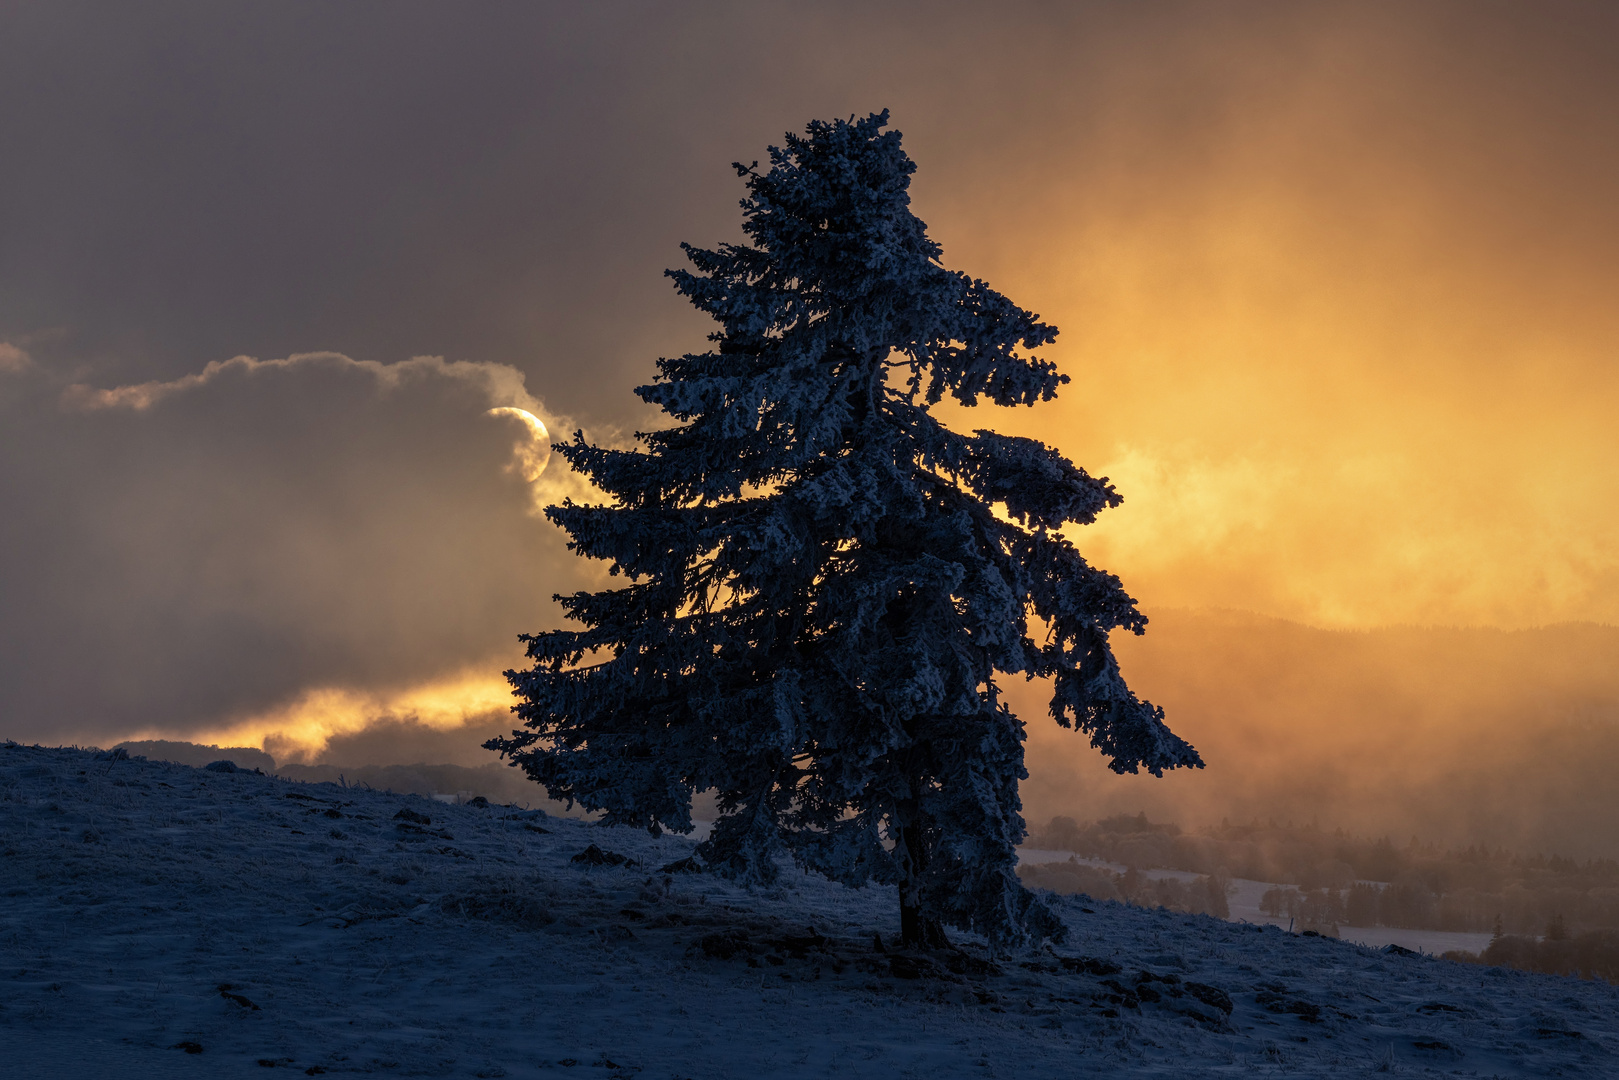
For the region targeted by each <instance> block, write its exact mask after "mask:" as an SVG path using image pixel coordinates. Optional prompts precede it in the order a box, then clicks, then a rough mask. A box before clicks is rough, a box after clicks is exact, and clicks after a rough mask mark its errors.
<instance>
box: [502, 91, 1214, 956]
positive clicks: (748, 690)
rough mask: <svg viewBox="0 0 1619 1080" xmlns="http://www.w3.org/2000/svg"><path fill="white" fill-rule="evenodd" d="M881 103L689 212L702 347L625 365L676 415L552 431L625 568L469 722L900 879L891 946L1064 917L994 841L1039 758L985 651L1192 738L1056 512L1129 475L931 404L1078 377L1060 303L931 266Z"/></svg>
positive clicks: (561, 515)
mask: <svg viewBox="0 0 1619 1080" xmlns="http://www.w3.org/2000/svg"><path fill="white" fill-rule="evenodd" d="M887 121H888V114H887V112H883V113H879V114H876V115H873V116H869V117H867V118H865V119H863V120H854V119H851V120H850V121H847V122H845V121H841V120H840V121H836V122H833V123H819V122H817V123H812V124H810V125H809V128H808V129H807V133H806V135H805V136H802V137H800V136H795V135H788V136H787V139H786V145H785V146H784V147H780V148H775V147H773V148H771V150H770V168H769V170H768V171H766V172H760V171H759V170H758V168H757V166H756V165H755V166H749V167H743V166H741V165H738V166H737V171H738V174H739V175H740V176H741V177H742V179H743V180H744V181H745V183H746V186H747V189H748V197H747V198H746V199H744V200H743V202H742V209H743V212H744V216H745V219H746V220H745V224H744V226H743V228H744V231H745V232H746V234H747V236H748V238H749V240H750V241H751V243H749V244H742V245H731V244H724V245H721V246H720V247H718V248H717V249H714V250H705V249H702V248H694V247H691V246H689V245H683V249H684V251H685V253H686V255H687V257H688V258H689V259H690V261H691V264H692V267H693V269H691V270H673V271H669V276H670V277H671V278H673V279H674V282H675V287H676V288H677V289H678V290H679V291H680V292H681V293H682V294H683V295H684V296H686V297H687V298H688V299H689V300H690V301H691V302H692V303H693V304H694V305H696V306H697V307H698V308H699V309H701V310H702V311H704V312H706V313H708V314H709V315H711V316H712V317H713V318H714V319H715V320H716V321H717V322H718V323H719V327H720V328H719V330H718V331H716V332H715V333H713V334H712V335H710V337H711V340H712V341H713V342H714V343H715V348H714V349H713V350H712V351H709V352H705V353H700V354H693V355H687V356H682V357H680V358H679V359H675V360H660V361H659V362H658V370H659V378H658V379H657V381H655V382H653V383H651V384H650V385H647V386H642V387H640V388H639V389H638V390H637V391H636V393H638V394H639V395H640V396H641V398H642V399H644V400H646V401H648V402H651V403H653V404H656V405H658V406H660V407H661V408H662V409H663V410H664V411H665V412H666V413H668V414H669V415H670V416H671V417H673V418H674V420H675V421H677V423H676V424H675V426H672V427H668V428H664V429H663V430H660V431H653V432H648V433H643V434H641V435H640V436H639V441H640V444H641V446H640V448H639V449H635V450H623V449H609V448H604V447H599V446H593V445H591V444H589V443H587V442H586V441H585V440H584V436H583V434H582V433H576V434H575V436H574V439H573V441H572V442H571V443H568V444H566V445H562V446H559V447H558V448H557V450H558V452H559V453H560V454H561V455H562V456H563V457H564V458H565V459H566V460H567V461H568V462H569V464H571V465H572V466H573V467H574V468H575V469H577V470H580V471H582V472H583V473H585V474H586V475H587V476H588V477H589V478H590V479H591V480H592V481H594V483H595V484H596V486H597V487H598V488H600V489H601V490H602V491H604V492H606V493H607V494H608V495H609V496H611V497H612V500H613V501H612V502H611V504H608V505H580V504H577V503H574V502H572V501H571V500H570V501H565V502H564V503H563V504H562V505H560V506H553V507H551V508H549V509H548V510H547V515H548V516H549V517H550V518H551V520H552V521H554V522H556V523H557V524H558V525H560V526H562V528H564V529H565V530H567V532H568V533H569V534H570V536H571V537H572V543H571V545H570V546H571V547H572V548H573V549H574V550H576V551H578V552H579V553H581V554H583V555H586V556H589V557H591V558H596V559H602V560H605V561H607V562H608V564H609V568H610V572H611V573H612V574H613V575H617V576H621V577H623V578H625V579H627V583H626V584H624V585H623V586H622V587H620V588H615V589H607V590H604V591H601V592H581V593H576V594H574V595H572V596H566V597H558V598H557V599H558V600H559V602H561V603H562V605H563V606H564V609H565V610H566V611H567V613H568V615H569V616H570V617H571V618H572V619H573V620H574V621H575V622H577V623H578V624H579V625H580V626H581V627H582V629H569V630H554V631H551V632H549V633H543V634H536V635H524V637H523V640H524V641H525V642H527V645H528V655H529V657H530V658H532V660H533V661H534V666H533V667H532V668H531V669H529V670H526V671H512V672H507V677H508V678H509V679H510V680H511V682H512V685H513V686H514V688H515V692H516V696H517V698H518V699H519V701H520V704H519V705H517V706H516V708H515V710H514V711H515V712H516V713H517V715H518V716H519V718H520V719H521V720H522V722H523V724H524V727H523V728H522V729H520V730H517V731H514V732H513V733H512V736H511V737H510V738H504V739H493V740H491V741H490V742H489V743H487V744H486V745H487V746H488V747H489V748H490V749H496V750H499V751H501V752H502V753H503V754H504V755H505V756H507V757H509V758H511V759H512V760H513V762H514V763H515V764H518V765H521V767H522V768H523V769H524V770H525V771H526V772H527V773H528V775H529V776H530V777H531V778H532V779H534V780H536V781H538V782H539V783H540V784H543V785H544V786H545V788H546V790H547V791H548V792H549V793H550V794H551V795H552V796H553V797H554V798H559V799H565V800H569V801H570V803H578V804H580V805H581V806H583V807H585V808H586V809H589V810H593V811H601V812H602V813H603V815H604V817H603V820H604V821H605V822H606V823H609V824H621V825H634V826H639V827H643V828H647V829H650V830H651V831H652V832H653V833H657V832H659V831H660V829H661V828H670V829H673V830H675V831H678V832H686V831H689V830H690V828H691V800H692V795H693V793H695V792H699V791H706V790H713V791H714V792H716V793H717V796H718V805H719V808H720V815H721V816H720V819H719V820H718V821H717V822H716V823H715V825H714V830H713V833H712V834H711V835H710V837H709V839H708V840H707V841H706V842H704V843H703V844H702V845H701V846H700V847H699V848H698V853H699V855H700V856H701V857H702V858H703V859H704V860H705V861H706V862H707V864H708V865H709V866H710V867H711V868H713V869H714V870H716V871H717V872H720V873H722V874H727V875H731V876H733V877H736V878H740V879H742V880H744V881H749V882H755V883H768V882H769V881H771V880H772V879H773V878H774V877H775V876H776V874H777V862H776V859H777V858H778V857H779V856H783V855H790V856H791V857H792V858H793V859H795V860H796V861H797V862H798V863H799V864H800V865H801V866H804V867H807V868H811V869H814V870H817V871H819V872H821V873H823V874H826V875H827V876H829V877H831V878H833V879H835V880H837V881H840V882H843V883H845V884H848V885H851V886H859V885H864V884H866V883H868V882H885V883H892V884H895V885H897V886H898V891H899V902H900V916H901V937H902V940H903V942H904V943H905V944H907V945H910V946H913V947H934V946H938V945H942V944H944V940H945V939H944V926H945V925H950V926H955V927H959V928H962V929H965V930H974V931H978V932H981V933H983V934H985V935H987V936H988V937H989V939H990V940H991V941H992V942H993V943H995V944H996V945H997V946H1000V947H1006V946H1010V945H1014V944H1017V943H1018V942H1022V941H1026V940H1028V939H1029V938H1030V937H1031V936H1034V937H1037V938H1038V937H1053V938H1058V937H1060V936H1061V933H1062V927H1061V924H1060V923H1059V922H1058V921H1057V919H1056V918H1055V917H1054V916H1053V915H1052V914H1051V913H1050V912H1049V911H1048V910H1047V909H1046V908H1045V907H1044V906H1043V905H1041V904H1040V903H1039V902H1038V901H1037V900H1035V898H1034V897H1033V896H1032V894H1030V893H1029V892H1028V891H1027V890H1025V889H1024V888H1023V887H1022V885H1021V884H1020V882H1019V881H1018V879H1017V876H1016V874H1015V873H1014V867H1015V865H1016V855H1015V848H1016V845H1017V844H1018V843H1019V842H1020V841H1021V840H1022V839H1023V837H1024V835H1025V830H1024V823H1023V819H1022V816H1021V814H1020V812H1019V811H1020V809H1021V803H1020V802H1019V799H1018V781H1019V780H1021V779H1023V778H1024V777H1026V776H1027V775H1028V774H1027V772H1026V771H1025V769H1024V766H1023V737H1024V735H1023V724H1022V722H1021V721H1020V720H1019V719H1018V718H1017V717H1016V716H1014V715H1013V714H1012V712H1011V711H1010V710H1009V709H1008V708H1007V706H1006V704H1005V703H1004V702H1003V701H1002V700H1001V696H1000V684H999V682H998V680H999V679H1001V678H1002V677H1003V676H1011V675H1022V676H1024V677H1026V678H1034V677H1041V678H1048V679H1050V680H1051V685H1052V689H1053V693H1052V698H1051V708H1050V711H1051V715H1052V716H1053V717H1054V718H1055V719H1056V721H1057V723H1059V724H1061V725H1063V726H1065V727H1066V726H1069V725H1073V726H1075V727H1077V728H1078V729H1079V730H1081V731H1083V732H1085V733H1087V734H1088V735H1089V736H1090V741H1091V744H1092V745H1093V746H1095V747H1096V748H1097V749H1098V750H1100V751H1101V752H1102V753H1103V754H1105V755H1106V756H1107V757H1108V758H1109V759H1110V760H1111V765H1112V768H1113V769H1114V770H1115V771H1118V772H1132V773H1133V772H1136V771H1137V770H1138V769H1141V768H1145V769H1147V770H1149V771H1150V772H1152V773H1153V774H1154V775H1162V771H1163V770H1164V769H1169V768H1175V767H1179V766H1201V765H1202V761H1201V760H1200V759H1199V758H1198V755H1197V752H1196V751H1195V750H1193V749H1192V748H1191V747H1190V746H1189V745H1187V744H1186V743H1185V742H1184V741H1182V740H1181V739H1180V738H1178V737H1177V736H1176V735H1174V734H1173V733H1172V732H1171V731H1170V730H1169V729H1168V728H1167V727H1166V726H1165V725H1164V722H1163V711H1162V710H1161V709H1159V708H1157V707H1155V706H1153V705H1151V704H1149V703H1147V702H1145V701H1141V700H1139V699H1137V698H1136V697H1135V695H1134V694H1133V693H1131V691H1130V689H1129V688H1128V687H1127V686H1126V685H1125V683H1124V680H1123V679H1122V678H1121V677H1120V674H1119V669H1118V666H1117V664H1116V663H1115V661H1114V658H1113V654H1112V652H1111V650H1110V648H1109V645H1108V634H1109V632H1110V631H1112V630H1115V629H1119V628H1123V629H1127V630H1130V631H1132V632H1134V633H1140V632H1141V631H1142V629H1143V628H1144V626H1145V625H1146V621H1147V620H1146V619H1145V618H1144V617H1143V616H1142V615H1141V614H1140V613H1139V612H1138V611H1137V610H1136V607H1135V601H1134V600H1132V599H1131V598H1130V597H1129V596H1128V595H1126V594H1125V592H1124V591H1123V589H1122V588H1121V587H1120V583H1119V580H1118V579H1117V578H1115V577H1113V576H1112V575H1110V574H1107V573H1105V572H1103V571H1100V570H1097V569H1094V568H1092V567H1091V566H1090V565H1088V564H1087V563H1086V562H1085V560H1084V559H1082V558H1081V557H1080V554H1079V552H1078V551H1076V550H1075V549H1074V547H1073V545H1072V544H1070V543H1069V541H1068V540H1067V539H1065V538H1064V537H1063V536H1062V535H1061V534H1060V532H1059V530H1060V529H1061V528H1062V527H1063V526H1065V525H1069V524H1084V523H1088V522H1090V521H1092V520H1093V519H1094V518H1095V516H1096V514H1097V513H1098V512H1099V511H1100V510H1102V509H1104V508H1105V507H1109V506H1117V505H1118V504H1119V502H1120V497H1119V495H1118V494H1117V493H1116V492H1115V491H1114V490H1113V488H1112V487H1111V486H1110V485H1109V484H1108V483H1107V481H1106V479H1105V478H1104V479H1095V478H1093V477H1091V476H1089V475H1087V474H1086V473H1085V472H1084V471H1083V470H1082V469H1079V468H1076V467H1075V466H1074V465H1073V464H1071V463H1070V462H1069V461H1068V460H1067V459H1065V458H1064V457H1063V456H1062V455H1061V454H1059V453H1057V452H1056V451H1055V450H1052V449H1051V448H1049V447H1047V446H1044V445H1042V444H1041V443H1038V442H1035V441H1033V440H1031V439H1024V438H1014V437H1010V436H1004V435H997V434H995V433H994V432H992V431H977V432H974V433H973V434H972V435H963V434H958V433H957V432H954V431H951V430H949V429H947V428H946V427H944V426H943V425H942V424H941V423H940V422H939V421H938V420H937V419H935V418H934V417H933V416H932V415H931V414H930V412H929V409H930V407H931V406H933V405H935V404H937V403H938V402H940V401H941V400H942V399H943V398H944V396H945V395H949V396H951V397H953V398H955V399H956V400H957V401H959V402H961V403H962V404H963V405H973V404H975V403H977V402H978V401H980V400H981V399H988V400H989V401H992V402H994V403H995V404H996V405H1033V404H1034V403H1035V402H1037V401H1049V400H1051V399H1052V398H1053V397H1054V396H1055V394H1056V391H1057V388H1058V387H1059V386H1061V385H1062V384H1064V383H1066V382H1067V381H1068V379H1067V376H1065V375H1060V374H1058V373H1057V371H1056V368H1055V365H1054V364H1052V363H1050V362H1048V361H1045V360H1041V359H1039V358H1037V357H1035V356H1034V355H1032V353H1030V352H1028V350H1034V349H1038V348H1040V347H1041V346H1044V345H1047V344H1049V343H1050V342H1051V341H1052V340H1053V339H1054V338H1055V337H1056V334H1057V331H1056V328H1054V327H1051V326H1048V325H1046V324H1044V323H1041V322H1039V321H1038V320H1037V319H1036V318H1035V316H1034V315H1032V314H1031V313H1029V312H1027V311H1024V310H1022V309H1021V308H1019V307H1017V306H1016V305H1014V304H1013V303H1012V302H1011V301H1009V300H1007V299H1006V298H1005V297H1004V296H1001V295H1000V294H999V293H996V292H994V291H992V290H991V289H990V288H989V287H988V286H987V285H986V284H984V283H983V282H982V281H978V280H975V279H973V278H970V277H967V276H966V275H964V274H960V273H956V272H954V271H951V270H946V269H945V268H944V267H943V266H941V265H940V263H939V256H940V248H939V246H938V245H937V244H935V243H934V242H933V241H932V240H930V239H928V236H927V233H926V231H925V227H924V226H923V223H922V222H921V221H919V220H917V218H916V217H915V216H914V215H912V213H911V211H910V205H909V203H910V199H909V196H908V194H907V189H908V187H909V186H910V177H911V173H912V172H914V171H915V168H916V166H915V165H914V164H913V163H912V162H911V160H910V159H909V158H908V157H907V156H906V154H905V152H904V151H903V150H902V149H901V148H900V136H899V133H898V132H896V131H885V130H884V127H885V125H886V124H887ZM997 506H999V507H1000V508H1002V512H1001V513H996V511H995V508H996V507H997Z"/></svg>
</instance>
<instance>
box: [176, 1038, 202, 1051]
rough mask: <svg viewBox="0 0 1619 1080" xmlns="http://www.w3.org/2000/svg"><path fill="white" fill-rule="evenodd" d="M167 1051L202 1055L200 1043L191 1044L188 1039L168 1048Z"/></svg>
mask: <svg viewBox="0 0 1619 1080" xmlns="http://www.w3.org/2000/svg"><path fill="white" fill-rule="evenodd" d="M169 1049H170V1050H184V1051H185V1052H186V1053H188V1054H200V1053H202V1043H199V1042H193V1041H192V1040H190V1039H184V1040H182V1041H180V1042H177V1043H175V1044H174V1045H173V1046H171V1047H169Z"/></svg>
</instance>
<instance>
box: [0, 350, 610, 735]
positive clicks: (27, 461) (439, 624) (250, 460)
mask: <svg viewBox="0 0 1619 1080" xmlns="http://www.w3.org/2000/svg"><path fill="white" fill-rule="evenodd" d="M16 351H17V352H18V353H19V354H21V350H16ZM6 355H8V356H9V355H11V354H10V353H7V354H6ZM23 355H25V354H23ZM4 390H5V392H4V393H0V502H3V504H4V505H5V506H6V507H7V513H6V515H5V518H4V523H3V524H0V595H4V596H5V597H6V609H7V610H6V618H5V619H4V620H3V621H0V717H4V719H5V725H6V728H7V729H8V730H7V731H5V732H3V733H0V734H6V735H11V736H13V737H25V738H30V739H52V738H57V739H68V738H75V739H89V740H94V739H98V738H109V737H112V736H119V737H122V736H127V735H129V734H133V733H142V732H144V733H160V734H172V735H185V734H187V733H191V732H199V731H207V730H218V729H220V728H221V727H229V726H232V725H233V724H236V723H239V722H240V721H241V720H243V719H244V718H248V717H252V716H255V715H275V714H276V713H277V711H278V710H280V711H281V712H285V710H286V709H287V708H288V707H289V706H290V705H292V704H294V703H296V702H297V701H299V700H300V699H303V698H305V697H307V695H308V694H309V693H310V691H311V690H312V689H315V688H325V689H327V690H329V691H331V692H334V693H347V694H349V695H350V696H352V697H355V698H356V699H364V700H378V699H380V700H399V699H402V698H408V697H409V694H408V691H409V689H410V688H412V687H421V686H425V685H431V684H434V683H436V682H443V681H445V680H446V679H454V678H464V677H465V675H464V673H466V672H468V671H474V672H475V671H477V670H480V669H482V668H487V669H488V671H489V675H490V678H491V679H492V680H495V681H498V678H499V670H500V668H501V667H502V666H504V665H506V664H509V663H511V662H512V661H513V660H514V659H515V658H516V657H517V656H518V655H519V654H518V652H517V650H516V646H515V637H516V635H517V634H518V633H520V632H522V631H524V630H530V629H534V628H536V627H537V625H538V624H539V623H541V622H549V621H552V620H554V615H553V614H552V613H551V612H550V610H549V604H548V597H549V595H550V594H551V593H552V592H555V591H557V590H558V589H559V588H563V587H566V586H567V585H568V583H569V581H570V580H571V579H572V578H573V577H574V576H575V575H577V574H578V573H580V570H581V568H580V567H578V566H577V565H576V563H577V560H574V559H572V558H571V557H569V556H567V555H566V554H565V552H564V551H563V550H562V545H561V543H560V542H559V541H558V539H557V537H556V534H555V531H554V530H553V529H552V528H551V526H549V525H548V524H546V523H545V522H544V521H542V520H540V519H539V518H537V517H536V515H535V514H534V513H533V509H534V504H535V502H536V499H537V498H538V500H539V501H544V500H545V498H547V497H554V495H555V494H557V493H558V492H560V491H561V490H562V489H563V487H565V486H566V485H567V484H569V483H571V482H572V481H571V479H570V476H569V475H568V474H566V473H564V474H563V475H560V476H552V475H550V474H545V475H542V473H544V472H545V470H544V465H545V461H544V455H545V446H544V441H543V434H544V424H543V420H542V419H541V418H542V417H544V416H545V411H544V409H543V407H542V406H541V405H540V403H539V401H538V400H537V399H536V398H535V397H534V396H533V395H532V394H531V393H529V391H528V390H527V389H526V387H525V385H524V382H523V377H522V375H521V374H520V373H519V372H517V371H515V370H514V369H512V368H510V367H506V366H503V365H498V364H486V363H482V364H481V363H467V362H448V361H444V360H441V359H438V358H433V357H418V358H415V359H412V360H407V361H404V362H401V363H396V364H379V363H375V362H370V361H364V360H354V359H350V358H348V357H345V356H341V355H338V354H333V353H311V354H302V355H296V356H291V357H287V358H285V359H280V360H263V361H261V360H254V359H250V358H247V357H238V358H235V359H232V360H227V361H222V362H219V363H214V364H209V365H208V366H207V367H206V368H205V369H204V370H203V371H201V372H200V373H197V374H194V375H189V376H184V377H181V378H178V379H173V380H167V381H152V382H146V383H141V384H135V385H129V386H117V387H112V388H108V389H96V388H93V387H88V386H83V385H72V386H69V387H68V388H67V389H65V390H64V389H63V388H62V384H61V382H59V381H56V380H54V379H53V378H52V377H51V375H50V372H48V371H45V370H42V369H39V368H38V367H37V365H24V364H21V363H18V364H12V365H8V375H7V378H6V380H5V384H4ZM514 450H515V451H516V454H515V456H514Z"/></svg>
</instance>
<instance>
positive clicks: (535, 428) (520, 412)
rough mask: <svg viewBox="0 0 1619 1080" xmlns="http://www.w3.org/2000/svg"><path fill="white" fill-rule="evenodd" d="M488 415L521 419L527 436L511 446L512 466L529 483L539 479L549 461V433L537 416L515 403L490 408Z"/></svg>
mask: <svg viewBox="0 0 1619 1080" xmlns="http://www.w3.org/2000/svg"><path fill="white" fill-rule="evenodd" d="M489 415H490V416H511V417H515V418H516V419H518V420H520V421H522V423H523V426H524V427H525V428H526V429H527V430H528V438H527V439H526V440H524V441H521V442H518V443H516V444H514V445H513V446H512V467H513V468H514V469H516V470H517V471H518V472H520V473H521V474H522V476H523V479H524V480H526V481H527V482H529V483H530V484H532V483H535V482H536V481H538V480H539V478H540V476H541V475H542V474H543V473H544V472H545V467H546V465H547V464H549V463H550V461H551V433H550V432H549V431H546V430H545V424H544V423H543V422H541V420H540V418H539V417H538V416H535V415H534V414H533V413H531V412H529V411H528V410H527V409H519V408H518V407H517V406H515V405H502V406H500V407H499V408H495V409H490V410H489Z"/></svg>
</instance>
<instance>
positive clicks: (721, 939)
mask: <svg viewBox="0 0 1619 1080" xmlns="http://www.w3.org/2000/svg"><path fill="white" fill-rule="evenodd" d="M698 945H699V946H700V947H701V948H702V950H703V955H704V956H711V957H713V958H714V959H716V960H729V959H731V957H733V956H736V955H737V954H738V953H742V954H746V953H751V952H752V951H753V945H752V944H751V943H750V942H749V941H748V935H747V932H746V931H743V930H722V931H720V932H719V933H717V934H708V935H705V936H704V937H703V939H702V940H701V941H699V942H698Z"/></svg>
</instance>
